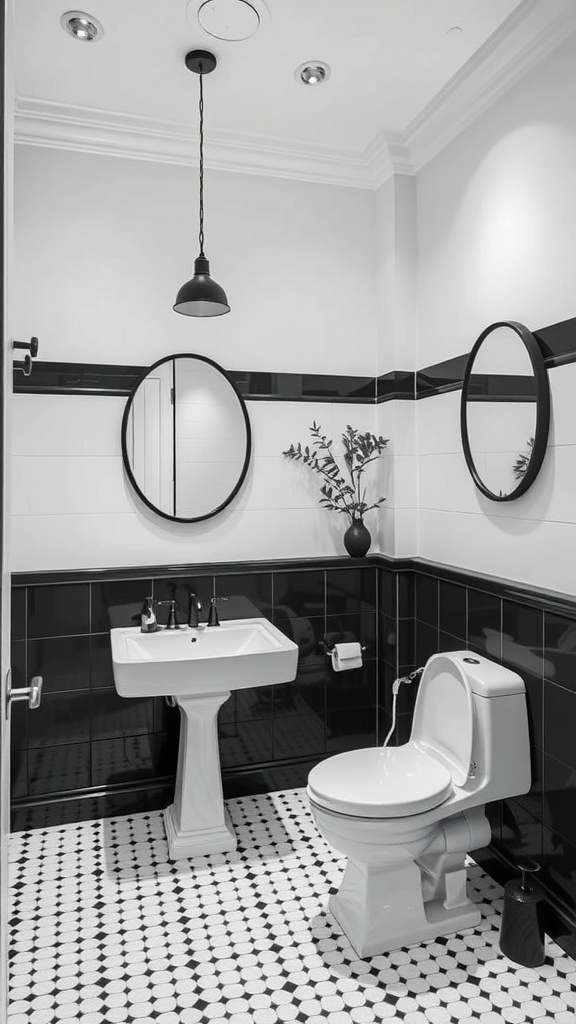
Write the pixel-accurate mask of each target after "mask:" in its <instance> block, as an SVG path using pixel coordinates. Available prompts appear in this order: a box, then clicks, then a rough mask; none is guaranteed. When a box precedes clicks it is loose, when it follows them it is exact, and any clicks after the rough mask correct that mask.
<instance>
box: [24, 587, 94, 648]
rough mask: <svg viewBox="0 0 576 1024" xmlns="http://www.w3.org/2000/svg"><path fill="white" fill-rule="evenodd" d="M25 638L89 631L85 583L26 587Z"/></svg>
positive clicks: (88, 611) (88, 597)
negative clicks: (26, 635) (26, 631)
mask: <svg viewBox="0 0 576 1024" xmlns="http://www.w3.org/2000/svg"><path fill="white" fill-rule="evenodd" d="M27 628H28V639H30V638H32V637H46V636H71V635H74V634H77V633H88V632H89V631H90V587H89V585H88V583H68V584H65V585H63V586H44V587H28V627H27Z"/></svg>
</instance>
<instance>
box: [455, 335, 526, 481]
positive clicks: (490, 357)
mask: <svg viewBox="0 0 576 1024" xmlns="http://www.w3.org/2000/svg"><path fill="white" fill-rule="evenodd" d="M537 399H538V391H537V381H536V377H535V374H534V369H533V366H532V362H531V359H530V356H529V354H528V351H527V349H526V346H525V344H524V342H523V340H522V338H521V337H519V335H518V334H516V332H515V331H513V330H512V329H511V328H510V327H507V326H501V327H497V328H496V329H495V330H493V331H492V332H491V333H490V334H488V336H487V337H486V338H485V339H484V340H483V342H482V344H481V345H480V347H479V349H478V351H477V353H476V356H475V358H474V362H473V365H472V371H471V374H470V377H469V380H468V385H467V388H466V395H465V401H466V423H467V429H468V442H469V445H470V453H471V457H472V460H473V463H474V467H475V469H476V473H477V475H478V477H479V478H480V480H481V481H482V483H483V484H484V486H485V487H486V488H487V489H488V490H489V491H490V492H491V493H492V494H493V495H495V496H497V497H500V498H503V497H507V496H510V495H511V494H512V493H513V492H514V491H515V490H516V489H517V487H518V486H519V484H520V483H521V481H522V480H523V478H524V476H525V474H526V472H527V469H528V466H529V464H530V459H531V457H532V452H533V447H534V439H535V436H536V425H537V414H538V401H537Z"/></svg>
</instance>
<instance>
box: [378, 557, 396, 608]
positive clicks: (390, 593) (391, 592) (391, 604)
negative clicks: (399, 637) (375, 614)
mask: <svg viewBox="0 0 576 1024" xmlns="http://www.w3.org/2000/svg"><path fill="white" fill-rule="evenodd" d="M396 578H397V573H395V572H391V571H390V570H388V569H381V570H380V588H379V592H378V594H379V596H378V610H379V611H380V612H381V613H382V614H383V615H390V616H391V617H392V618H395V617H396V609H397V600H396Z"/></svg>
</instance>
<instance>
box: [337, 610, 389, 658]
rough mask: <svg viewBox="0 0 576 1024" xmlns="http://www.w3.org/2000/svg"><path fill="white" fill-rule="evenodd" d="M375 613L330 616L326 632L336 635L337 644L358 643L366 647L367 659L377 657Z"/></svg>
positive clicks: (365, 655)
mask: <svg viewBox="0 0 576 1024" xmlns="http://www.w3.org/2000/svg"><path fill="white" fill-rule="evenodd" d="M376 621H377V615H376V612H375V611H368V612H362V613H360V614H356V615H328V616H327V618H326V632H327V633H328V634H334V638H335V639H336V642H338V641H339V640H340V641H342V642H345V643H354V642H358V643H359V644H361V645H362V646H363V647H366V650H365V652H364V657H365V658H375V657H377V650H378V648H377V643H376Z"/></svg>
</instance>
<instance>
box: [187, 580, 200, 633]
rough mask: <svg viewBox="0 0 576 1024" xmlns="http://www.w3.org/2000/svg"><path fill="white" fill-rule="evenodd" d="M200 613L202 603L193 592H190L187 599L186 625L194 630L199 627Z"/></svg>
mask: <svg viewBox="0 0 576 1024" xmlns="http://www.w3.org/2000/svg"><path fill="white" fill-rule="evenodd" d="M201 611H202V601H201V600H200V598H199V597H198V594H197V593H196V591H195V590H191V591H190V594H189V597H188V625H189V626H192V628H193V629H195V628H196V627H197V626H199V625H200V619H199V618H198V613H199V612H201Z"/></svg>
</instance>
